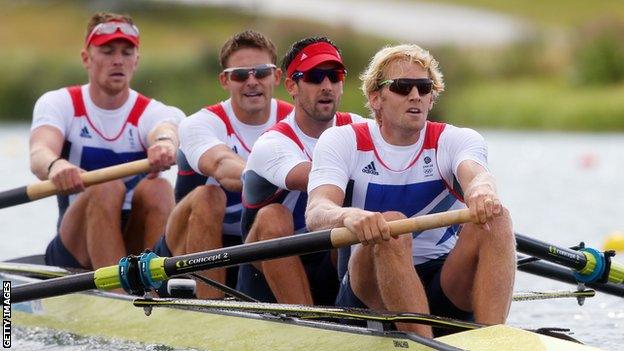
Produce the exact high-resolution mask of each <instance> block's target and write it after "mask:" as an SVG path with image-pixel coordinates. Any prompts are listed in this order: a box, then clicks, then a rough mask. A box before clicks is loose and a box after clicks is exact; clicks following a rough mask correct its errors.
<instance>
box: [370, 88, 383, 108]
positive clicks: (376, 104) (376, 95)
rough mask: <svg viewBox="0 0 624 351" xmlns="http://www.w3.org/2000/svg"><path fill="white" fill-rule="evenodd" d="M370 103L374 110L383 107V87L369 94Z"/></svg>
mask: <svg viewBox="0 0 624 351" xmlns="http://www.w3.org/2000/svg"><path fill="white" fill-rule="evenodd" d="M368 104H369V105H370V107H371V108H372V109H373V110H374V111H379V110H380V109H381V89H379V90H377V91H373V92H372V93H370V94H368Z"/></svg>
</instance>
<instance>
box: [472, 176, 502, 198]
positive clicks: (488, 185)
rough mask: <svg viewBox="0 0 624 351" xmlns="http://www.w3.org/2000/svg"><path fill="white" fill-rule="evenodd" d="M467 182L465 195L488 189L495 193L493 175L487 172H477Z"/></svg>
mask: <svg viewBox="0 0 624 351" xmlns="http://www.w3.org/2000/svg"><path fill="white" fill-rule="evenodd" d="M467 183H468V184H467V185H466V191H465V195H466V196H469V195H471V194H473V193H475V192H480V191H490V192H492V193H495V194H496V193H497V191H496V183H495V181H494V177H492V175H491V174H490V173H489V172H480V173H477V174H475V175H474V177H472V179H471V180H470V181H468V182H467Z"/></svg>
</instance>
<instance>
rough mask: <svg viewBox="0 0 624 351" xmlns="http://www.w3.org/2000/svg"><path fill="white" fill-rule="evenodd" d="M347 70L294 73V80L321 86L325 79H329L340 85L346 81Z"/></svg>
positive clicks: (312, 70) (316, 70) (315, 69)
mask: <svg viewBox="0 0 624 351" xmlns="http://www.w3.org/2000/svg"><path fill="white" fill-rule="evenodd" d="M346 75H347V70H345V69H319V68H314V69H311V70H309V71H306V72H300V71H297V72H295V73H293V75H292V77H291V78H292V79H293V80H299V79H303V81H304V82H306V83H312V84H321V82H323V81H324V80H325V77H327V78H329V81H330V82H332V83H338V82H342V81H344V80H345V76H346Z"/></svg>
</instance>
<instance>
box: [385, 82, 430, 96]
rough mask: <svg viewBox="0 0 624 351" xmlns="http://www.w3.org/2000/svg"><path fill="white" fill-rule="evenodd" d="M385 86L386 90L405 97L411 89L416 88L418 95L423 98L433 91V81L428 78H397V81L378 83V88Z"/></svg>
mask: <svg viewBox="0 0 624 351" xmlns="http://www.w3.org/2000/svg"><path fill="white" fill-rule="evenodd" d="M384 85H387V86H388V89H389V90H390V91H391V92H393V93H396V94H399V95H403V96H407V95H409V94H410V93H411V92H412V89H413V88H414V87H416V89H417V90H418V95H420V96H425V95H427V94H429V93H431V90H432V89H433V81H432V80H431V79H429V78H419V79H412V78H397V79H388V80H384V81H383V82H381V83H379V87H380V88H381V87H382V86H384Z"/></svg>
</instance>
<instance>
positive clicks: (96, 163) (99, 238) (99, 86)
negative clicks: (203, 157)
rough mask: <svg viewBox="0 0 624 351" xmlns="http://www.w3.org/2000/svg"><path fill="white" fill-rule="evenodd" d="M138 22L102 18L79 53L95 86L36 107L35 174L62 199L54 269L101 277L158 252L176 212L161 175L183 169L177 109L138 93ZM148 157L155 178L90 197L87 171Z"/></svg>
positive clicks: (51, 254) (108, 187)
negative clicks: (134, 82)
mask: <svg viewBox="0 0 624 351" xmlns="http://www.w3.org/2000/svg"><path fill="white" fill-rule="evenodd" d="M138 49H139V30H138V28H137V27H136V26H135V25H134V24H133V21H132V18H130V17H129V16H122V15H118V14H114V13H96V14H95V15H93V16H92V17H91V19H90V21H89V23H88V25H87V35H86V37H85V41H84V48H83V49H82V51H81V53H80V55H81V58H82V64H83V66H84V67H85V69H86V71H87V73H88V76H89V82H88V84H85V85H81V86H80V85H77V86H73V87H68V88H62V89H58V90H54V91H49V92H47V93H45V94H44V95H43V96H41V97H40V98H39V100H37V103H36V104H35V108H34V111H33V121H32V127H31V133H30V167H31V170H32V172H33V173H34V174H35V175H36V176H37V177H38V178H39V179H42V180H43V179H49V180H51V181H52V182H53V183H54V185H55V186H56V188H57V189H58V190H60V192H61V194H62V195H59V196H58V197H57V199H58V206H59V219H58V224H57V228H56V230H57V235H56V236H55V238H54V239H53V240H52V241H51V242H50V244H49V245H48V247H47V250H46V254H45V261H46V264H49V265H55V266H63V267H80V268H86V269H94V268H99V267H103V266H110V265H113V264H117V262H118V261H119V259H120V258H121V257H122V256H125V255H127V254H129V253H134V254H138V253H139V252H140V251H142V250H143V249H144V248H146V247H152V246H153V245H154V243H155V242H156V240H157V239H158V235H160V233H162V231H163V230H164V227H165V222H166V218H167V216H168V215H169V212H170V211H171V209H172V208H173V203H174V201H173V191H172V188H171V185H170V184H169V182H168V181H167V180H165V179H163V178H159V177H158V174H159V172H160V171H163V170H166V169H168V168H169V167H170V166H171V165H172V164H174V162H175V154H176V150H177V147H178V138H177V124H178V122H179V120H180V119H181V118H182V117H183V116H184V114H183V113H182V111H180V110H179V109H177V108H174V107H170V106H166V105H164V104H162V103H161V102H158V101H156V100H154V99H150V98H147V97H145V96H143V95H141V94H139V93H138V92H136V91H134V90H132V89H131V88H130V86H129V84H130V80H131V79H132V77H133V75H134V72H135V70H136V68H137V64H138V60H139V53H138ZM145 157H147V158H148V160H149V165H150V169H151V173H149V174H147V177H146V174H141V175H137V176H132V177H127V178H126V179H124V180H115V181H109V182H106V183H103V184H99V185H94V186H91V187H89V188H88V189H86V190H85V185H84V182H83V180H82V179H81V177H80V173H81V172H84V171H91V170H95V169H99V168H103V167H108V166H112V165H117V164H122V163H126V162H129V161H135V160H139V159H143V158H145Z"/></svg>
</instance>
